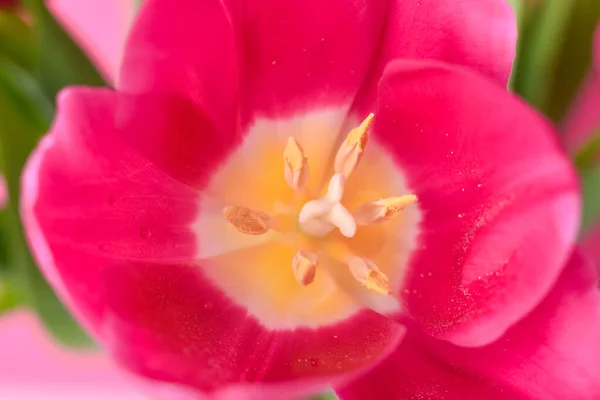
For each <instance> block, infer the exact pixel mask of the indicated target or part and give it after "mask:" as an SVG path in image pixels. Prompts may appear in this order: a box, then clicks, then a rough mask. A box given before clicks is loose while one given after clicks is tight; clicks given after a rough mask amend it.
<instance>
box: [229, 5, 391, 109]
mask: <svg viewBox="0 0 600 400" xmlns="http://www.w3.org/2000/svg"><path fill="white" fill-rule="evenodd" d="M228 3H229V5H230V6H229V8H230V10H231V14H232V18H233V21H234V26H235V30H236V35H237V39H238V43H239V46H240V48H241V52H240V54H241V60H240V62H241V63H242V65H243V75H242V102H243V105H242V107H243V110H242V118H243V119H246V118H250V117H251V116H253V115H256V114H258V115H266V116H270V117H273V116H281V115H286V116H287V115H289V114H290V113H292V112H298V111H299V110H301V111H306V110H309V109H313V108H317V107H325V106H332V105H334V106H337V105H345V104H347V106H348V107H349V106H350V104H351V102H352V100H353V99H354V96H355V95H356V93H357V92H358V89H359V87H360V85H361V83H362V82H363V80H364V78H365V76H366V74H367V72H368V70H369V67H370V65H371V62H372V60H373V58H374V57H375V54H376V51H377V48H378V42H379V40H380V37H381V30H382V29H383V24H384V19H385V13H386V8H387V7H386V3H387V0H384V1H369V0H354V1H347V0H329V1H326V2H323V1H320V0H304V1H261V0H251V1H242V0H229V1H228Z"/></svg>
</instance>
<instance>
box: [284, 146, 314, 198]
mask: <svg viewBox="0 0 600 400" xmlns="http://www.w3.org/2000/svg"><path fill="white" fill-rule="evenodd" d="M283 162H284V170H283V173H284V176H285V181H286V182H287V184H288V185H289V186H290V187H291V188H292V189H294V190H302V189H304V187H306V184H307V183H308V176H309V173H310V171H309V168H308V163H307V161H306V157H305V156H304V151H303V150H302V147H300V144H299V143H298V141H297V140H296V139H295V138H293V137H291V136H290V137H289V138H288V141H287V145H286V146H285V150H284V151H283Z"/></svg>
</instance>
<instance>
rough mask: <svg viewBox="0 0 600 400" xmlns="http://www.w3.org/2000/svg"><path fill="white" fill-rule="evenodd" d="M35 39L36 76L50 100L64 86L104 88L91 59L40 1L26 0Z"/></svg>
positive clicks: (103, 83) (104, 84)
mask: <svg viewBox="0 0 600 400" xmlns="http://www.w3.org/2000/svg"><path fill="white" fill-rule="evenodd" d="M25 4H26V5H27V6H28V10H29V12H30V14H31V15H32V17H33V19H34V27H35V31H36V34H37V38H38V43H39V49H38V71H37V72H38V77H39V81H40V82H41V84H42V87H43V88H44V90H45V91H46V93H47V94H48V96H49V97H50V98H51V99H54V98H55V97H56V94H57V93H58V92H59V91H60V90H61V89H62V88H64V87H65V86H69V85H90V86H106V83H105V81H104V79H103V78H102V76H101V75H100V73H99V72H98V70H97V69H96V68H95V67H94V65H93V64H92V62H91V61H90V59H89V58H88V57H87V56H86V55H85V53H84V52H83V51H82V50H81V48H80V47H79V46H78V45H77V44H76V43H75V41H74V40H73V39H72V38H71V37H70V36H69V35H68V34H67V33H66V32H65V30H64V29H63V28H62V26H61V25H60V24H59V23H58V22H57V21H56V20H55V19H54V17H53V16H52V14H51V13H50V11H49V10H48V9H47V8H46V6H45V4H44V1H43V0H26V1H25Z"/></svg>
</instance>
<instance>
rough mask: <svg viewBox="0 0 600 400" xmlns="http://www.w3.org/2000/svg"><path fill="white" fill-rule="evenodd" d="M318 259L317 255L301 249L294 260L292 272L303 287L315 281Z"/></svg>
mask: <svg viewBox="0 0 600 400" xmlns="http://www.w3.org/2000/svg"><path fill="white" fill-rule="evenodd" d="M318 264H319V260H318V257H317V255H316V254H315V253H313V252H310V251H308V250H303V249H300V250H298V252H297V253H296V255H295V256H294V258H293V259H292V271H294V277H295V278H296V280H297V281H298V283H300V284H301V285H302V286H306V285H308V284H310V283H312V281H313V280H314V279H315V275H316V273H317V266H318Z"/></svg>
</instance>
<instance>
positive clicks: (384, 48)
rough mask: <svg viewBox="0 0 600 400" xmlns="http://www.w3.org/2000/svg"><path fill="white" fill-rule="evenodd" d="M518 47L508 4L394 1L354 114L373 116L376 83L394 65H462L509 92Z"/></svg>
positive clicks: (503, 0) (496, 0)
mask: <svg viewBox="0 0 600 400" xmlns="http://www.w3.org/2000/svg"><path fill="white" fill-rule="evenodd" d="M516 42H517V24H516V18H515V15H514V12H513V10H512V8H511V6H510V5H509V2H507V1H506V0H460V1H457V0H439V1H422V0H391V1H390V7H389V10H388V14H387V24H386V28H385V30H384V33H383V35H382V44H381V48H380V50H379V55H378V57H377V59H376V61H375V63H374V65H373V66H372V69H371V72H370V73H369V76H368V79H367V80H366V81H365V83H364V86H363V89H362V91H361V92H360V94H359V96H358V98H357V103H356V104H355V112H356V113H357V114H358V115H364V114H366V113H368V112H371V111H373V110H372V107H373V105H374V103H375V99H376V92H377V82H378V81H379V79H380V78H381V74H382V73H383V70H384V69H385V67H386V65H387V64H388V63H389V62H390V61H392V60H394V59H431V60H439V61H444V62H447V63H451V64H457V65H463V66H466V67H468V68H471V69H474V70H476V71H479V72H481V73H483V74H484V75H487V76H489V77H490V78H492V79H494V80H496V81H498V82H499V83H500V84H501V85H503V86H506V85H507V83H508V78H509V76H510V72H511V69H512V63H513V60H514V57H515V51H516Z"/></svg>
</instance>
